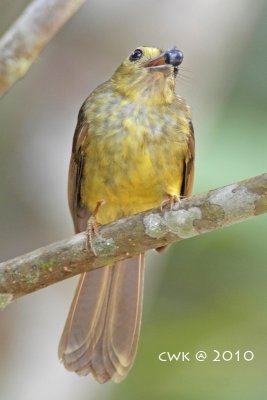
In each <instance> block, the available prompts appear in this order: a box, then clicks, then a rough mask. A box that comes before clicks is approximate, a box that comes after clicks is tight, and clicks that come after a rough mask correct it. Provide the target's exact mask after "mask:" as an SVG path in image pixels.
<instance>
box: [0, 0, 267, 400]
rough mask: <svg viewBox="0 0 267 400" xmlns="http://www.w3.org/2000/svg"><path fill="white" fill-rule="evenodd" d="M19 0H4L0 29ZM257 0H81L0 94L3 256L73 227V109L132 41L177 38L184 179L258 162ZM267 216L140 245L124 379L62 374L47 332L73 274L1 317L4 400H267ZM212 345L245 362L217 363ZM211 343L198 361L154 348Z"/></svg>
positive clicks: (262, 16)
mask: <svg viewBox="0 0 267 400" xmlns="http://www.w3.org/2000/svg"><path fill="white" fill-rule="evenodd" d="M27 3H28V2H27V1H13V2H9V1H8V0H2V1H1V2H0V33H3V32H4V31H5V29H6V28H7V27H8V26H9V25H10V23H11V22H12V21H13V20H14V19H15V18H16V17H17V16H18V15H19V13H20V12H21V11H22V10H23V8H24V6H25V5H26V4H27ZM266 19H267V3H266V2H265V1H260V0H258V1H257V2H255V1H253V0H234V1H231V2H229V1H226V2H222V1H220V0H199V1H197V0H195V1H192V0H189V1H187V0H168V1H163V0H162V1H161V0H154V1H152V0H147V1H141V0H135V1H129V0H124V1H123V0H112V1H108V0H100V1H97V0H92V1H88V2H87V3H86V4H85V5H84V6H83V7H82V8H81V9H80V11H79V12H78V13H77V14H76V15H75V16H74V17H73V18H72V19H71V20H70V22H69V23H67V24H66V25H65V26H64V28H63V29H62V30H61V31H60V33H59V34H58V35H57V36H56V37H55V38H54V40H53V41H52V42H51V43H50V44H49V46H48V47H47V48H46V50H45V51H44V52H43V53H42V55H41V56H40V58H39V60H38V61H37V62H36V63H35V64H34V65H33V67H32V68H31V69H30V71H29V73H28V74H27V75H26V77H25V78H24V79H23V80H21V81H20V82H19V83H17V84H16V85H15V86H14V87H13V88H12V89H11V90H10V92H9V93H8V94H7V95H6V96H5V97H4V98H3V99H2V100H1V104H0V121H1V122H0V124H1V131H0V226H1V230H0V258H1V260H5V259H8V258H11V257H14V256H16V255H19V254H23V253H25V252H27V251H30V250H33V249H35V248H37V247H39V246H42V245H45V244H48V243H51V242H53V241H56V240H59V239H62V238H65V237H68V236H70V235H71V234H72V232H73V228H72V222H71V218H70V215H69V211H68V207H67V193H66V186H67V171H68V163H69V156H70V149H71V141H72V136H73V132H74V128H75V124H76V118H77V113H78V110H79V107H80V105H81V103H82V102H83V100H84V98H85V97H86V96H87V95H88V94H89V93H90V92H91V91H92V90H93V89H94V88H95V87H96V86H97V85H98V84H100V83H102V82H103V81H104V80H106V79H108V78H109V77H110V76H111V74H112V73H113V71H114V70H115V68H116V67H117V66H118V64H119V63H120V62H121V61H122V60H123V59H124V58H125V57H126V56H127V54H128V53H130V52H131V51H132V50H133V49H134V48H136V47H137V46H138V45H151V46H157V47H162V48H168V47H170V46H172V45H174V44H176V45H177V46H178V48H180V49H181V50H183V52H184V54H185V60H184V63H183V67H182V69H181V73H180V76H179V77H178V80H177V93H179V94H181V95H182V96H184V97H185V98H186V99H187V102H188V103H189V104H190V105H191V107H192V111H193V122H194V125H195V132H196V156H197V158H196V178H195V186H194V193H199V192H203V191H207V190H208V189H211V188H215V187H219V186H221V185H225V184H229V183H233V182H236V181H238V180H241V179H245V178H248V177H251V176H254V175H257V174H260V173H262V172H266V165H267V161H266V154H267V134H266V128H267V113H266V106H267V72H266V71H267V44H266V37H267V24H266ZM266 222H267V219H266V216H263V217H258V218H254V219H252V220H251V221H247V222H244V223H242V224H240V225H237V226H233V227H230V228H227V229H224V230H222V231H218V232H214V233H212V234H207V235H203V236H201V237H196V238H193V239H190V240H186V241H184V242H181V243H179V244H177V245H174V246H172V247H171V249H170V250H169V251H168V252H167V253H166V254H164V255H161V256H158V255H156V254H154V253H153V252H152V253H151V254H150V255H149V256H148V267H147V271H146V273H147V274H146V288H145V299H144V315H143V325H142V331H141V339H140V345H139V349H138V355H137V358H136V362H135V364H134V367H133V368H132V370H131V372H130V374H129V376H128V377H127V379H126V380H125V381H124V382H123V383H121V384H120V385H115V384H113V383H109V384H106V385H104V386H101V385H98V384H96V383H95V382H94V381H93V380H92V378H90V377H87V378H80V377H78V376H76V375H74V374H71V373H68V372H67V371H65V370H64V368H63V367H62V366H61V365H60V364H59V361H58V359H57V345H58V340H59V337H60V334H61V330H62V328H63V325H64V322H65V318H66V315H67V311H68V308H69V304H70V301H71V298H72V294H73V290H74V287H75V280H74V279H73V280H70V281H67V282H64V283H62V284H58V285H54V286H52V287H50V288H48V289H45V290H42V291H40V292H38V293H35V294H32V295H29V296H27V297H25V298H22V299H20V300H18V301H17V302H16V303H14V304H11V305H10V306H9V307H8V308H7V309H6V310H4V311H3V312H1V315H0V318H1V319H0V321H1V322H0V399H1V400H2V399H8V400H9V399H10V400H13V399H20V400H33V399H35V398H38V399H39V400H46V399H48V398H49V399H64V400H72V399H75V400H84V399H90V400H91V399H92V400H93V399H97V400H102V399H107V400H112V399H116V400H117V399H125V398H127V400H134V399H136V398H142V399H146V400H147V399H153V400H157V399H162V398H164V399H168V400H172V399H183V400H187V399H190V400H191V399H198V400H202V399H203V400H213V399H215V398H216V399H218V400H226V399H227V400H229V399H234V400H239V399H242V400H250V399H252V398H253V399H257V400H265V399H266V396H267V384H266V374H267V292H266V280H267V268H266V259H267V250H266ZM213 349H217V350H218V351H222V352H223V351H225V350H229V351H232V352H233V353H234V352H236V351H237V350H240V352H241V353H242V352H244V351H246V350H252V351H253V352H254V354H255V357H254V360H253V361H251V362H246V361H244V360H241V361H239V362H237V361H235V360H234V361H228V362H218V363H214V362H212V356H213V355H214V353H213ZM197 350H206V351H207V353H208V355H209V358H208V359H207V361H205V362H202V363H197V362H196V361H194V360H192V361H191V362H189V363H186V362H184V363H181V362H171V363H170V362H169V363H168V362H160V361H159V359H158V355H159V353H161V352H163V351H169V352H172V353H173V352H174V353H177V352H179V351H185V352H190V354H191V355H193V354H194V353H195V352H196V351H197Z"/></svg>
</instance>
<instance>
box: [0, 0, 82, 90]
mask: <svg viewBox="0 0 267 400" xmlns="http://www.w3.org/2000/svg"><path fill="white" fill-rule="evenodd" d="M84 2H85V0H75V1H74V0H34V1H33V2H32V3H31V4H30V5H29V6H28V7H27V8H26V9H25V11H24V12H23V14H22V15H21V16H20V17H19V18H18V19H17V20H16V21H15V23H14V24H13V25H12V26H11V28H10V29H9V30H8V31H7V32H6V33H5V35H4V36H3V37H2V38H1V40H0V96H2V95H3V94H4V93H5V92H6V91H7V90H8V89H9V88H10V87H11V86H12V85H13V84H14V83H15V82H16V81H17V80H18V79H20V78H21V77H22V76H24V75H25V74H26V72H27V71H28V69H29V68H30V66H31V65H32V63H33V62H34V61H35V59H36V58H37V57H38V56H39V54H40V52H41V51H42V49H43V48H44V47H45V45H46V44H47V43H48V42H49V41H50V40H51V38H52V37H53V36H54V35H55V34H56V33H57V31H58V30H59V29H60V28H61V27H62V26H63V25H64V24H65V22H67V20H68V19H69V18H70V17H71V16H72V15H73V14H74V13H75V12H76V11H77V10H78V9H79V7H80V6H81V5H82V4H83V3H84Z"/></svg>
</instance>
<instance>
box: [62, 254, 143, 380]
mask: <svg viewBox="0 0 267 400" xmlns="http://www.w3.org/2000/svg"><path fill="white" fill-rule="evenodd" d="M143 281H144V254H140V255H139V256H138V257H134V258H131V259H128V260H124V261H121V262H119V263H117V264H115V265H112V266H106V267H103V268H99V269H96V270H94V271H90V272H88V273H84V274H82V276H81V278H80V281H79V284H78V287H77V290H76V293H75V296H74V299H73V302H72V305H71V308H70V311H69V315H68V318H67V321H66V324H65V328H64V331H63V334H62V337H61V340H60V344H59V358H60V359H61V360H62V361H63V363H64V365H65V367H66V368H67V369H68V370H70V371H75V372H76V373H77V374H79V375H87V374H89V373H92V374H93V375H94V377H95V379H96V380H97V381H98V382H100V383H104V382H106V381H108V380H109V379H112V380H113V381H115V382H120V381H121V380H122V379H123V378H124V377H125V376H126V375H127V373H128V371H129V370H130V368H131V366H132V364H133V361H134V358H135V354H136V350H137V343H138V338H139V331H140V322H141V312H142V297H143Z"/></svg>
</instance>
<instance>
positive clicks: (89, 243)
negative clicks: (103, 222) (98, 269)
mask: <svg viewBox="0 0 267 400" xmlns="http://www.w3.org/2000/svg"><path fill="white" fill-rule="evenodd" d="M104 203H105V201H104V200H99V201H98V202H97V203H96V207H95V209H94V211H93V213H92V215H91V216H90V217H89V219H88V221H87V226H86V231H85V233H86V247H87V250H88V251H90V250H92V252H93V253H94V255H95V256H97V253H96V250H95V247H94V244H93V239H94V237H95V236H98V227H99V225H98V223H97V220H96V214H97V212H98V210H99V208H100V207H101V206H102V204H104Z"/></svg>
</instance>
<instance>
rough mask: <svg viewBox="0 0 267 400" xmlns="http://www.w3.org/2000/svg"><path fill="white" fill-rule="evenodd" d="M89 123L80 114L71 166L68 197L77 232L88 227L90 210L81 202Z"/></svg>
mask: <svg viewBox="0 0 267 400" xmlns="http://www.w3.org/2000/svg"><path fill="white" fill-rule="evenodd" d="M88 129H89V124H88V123H87V122H84V121H82V118H81V113H80V114H79V118H78V123H77V127H76V129H75V133H74V137H73V144H72V152H71V159H70V167H69V182H68V198H69V207H70V212H71V215H72V219H73V223H74V227H75V232H76V233H77V232H82V231H84V230H85V229H86V224H87V221H88V218H89V211H88V210H87V208H86V207H85V206H83V205H82V203H81V181H82V174H83V167H84V147H85V143H86V140H87V135H88Z"/></svg>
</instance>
